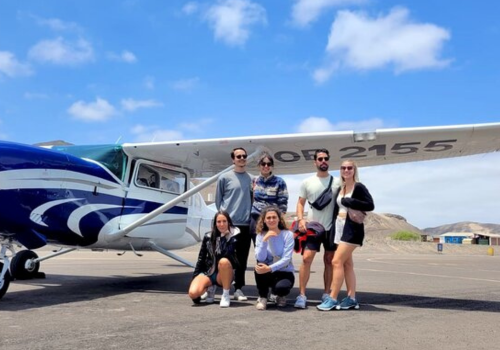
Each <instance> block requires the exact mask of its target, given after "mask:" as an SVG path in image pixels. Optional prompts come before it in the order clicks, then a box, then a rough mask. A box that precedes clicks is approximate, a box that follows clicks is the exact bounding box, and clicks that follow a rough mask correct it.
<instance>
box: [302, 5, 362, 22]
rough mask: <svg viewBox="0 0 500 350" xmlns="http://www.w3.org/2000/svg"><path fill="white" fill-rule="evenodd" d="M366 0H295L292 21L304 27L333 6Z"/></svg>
mask: <svg viewBox="0 0 500 350" xmlns="http://www.w3.org/2000/svg"><path fill="white" fill-rule="evenodd" d="M366 1H367V0H296V1H295V4H294V5H293V7H292V22H293V24H295V25H297V26H299V27H305V26H307V25H308V24H310V23H311V22H313V21H315V20H316V19H317V18H318V17H319V16H320V15H321V14H322V13H324V12H325V11H327V10H330V9H331V8H333V7H338V6H348V5H355V4H361V3H364V2H366Z"/></svg>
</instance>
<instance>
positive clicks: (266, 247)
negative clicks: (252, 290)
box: [255, 206, 295, 310]
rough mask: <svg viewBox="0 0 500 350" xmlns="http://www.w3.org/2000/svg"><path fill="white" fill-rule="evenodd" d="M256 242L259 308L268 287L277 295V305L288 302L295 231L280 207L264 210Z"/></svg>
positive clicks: (292, 276)
mask: <svg viewBox="0 0 500 350" xmlns="http://www.w3.org/2000/svg"><path fill="white" fill-rule="evenodd" d="M256 231H257V237H256V242H255V260H256V261H257V265H256V266H255V282H256V284H257V289H258V292H259V298H258V299H257V305H256V307H257V310H265V309H266V307H267V296H268V294H269V291H271V294H272V295H274V296H275V302H276V305H277V306H279V307H282V306H286V296H287V295H288V294H290V290H291V289H292V287H293V284H294V282H295V276H294V267H293V262H292V254H293V246H294V240H293V233H292V232H291V231H289V230H288V229H287V228H286V224H285V220H284V219H283V216H282V215H281V212H280V210H279V209H278V207H275V206H270V207H266V208H264V209H263V210H262V212H261V214H260V217H259V221H258V222H257V229H256Z"/></svg>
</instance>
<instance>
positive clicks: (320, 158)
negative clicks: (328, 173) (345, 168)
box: [317, 157, 330, 162]
mask: <svg viewBox="0 0 500 350" xmlns="http://www.w3.org/2000/svg"><path fill="white" fill-rule="evenodd" d="M329 160H330V157H318V158H317V161H318V162H322V161H325V162H328V161H329Z"/></svg>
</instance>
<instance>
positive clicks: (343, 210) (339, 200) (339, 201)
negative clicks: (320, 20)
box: [337, 191, 352, 213]
mask: <svg viewBox="0 0 500 350" xmlns="http://www.w3.org/2000/svg"><path fill="white" fill-rule="evenodd" d="M351 196H352V191H351V192H349V193H346V194H345V196H342V195H341V194H339V195H338V196H337V205H338V206H339V213H347V207H345V206H343V205H342V198H351Z"/></svg>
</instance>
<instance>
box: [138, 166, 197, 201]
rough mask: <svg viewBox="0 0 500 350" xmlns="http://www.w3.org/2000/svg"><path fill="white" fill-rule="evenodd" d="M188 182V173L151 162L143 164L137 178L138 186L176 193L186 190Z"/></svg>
mask: <svg viewBox="0 0 500 350" xmlns="http://www.w3.org/2000/svg"><path fill="white" fill-rule="evenodd" d="M186 182H187V179H186V174H184V173H181V172H178V171H175V170H172V169H165V168H161V167H157V166H154V165H150V164H141V165H140V166H139V171H138V172H137V178H136V184H137V185H138V186H141V187H149V188H155V189H159V190H161V191H166V192H171V193H175V194H181V193H184V192H186Z"/></svg>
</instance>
